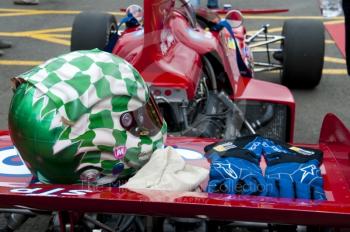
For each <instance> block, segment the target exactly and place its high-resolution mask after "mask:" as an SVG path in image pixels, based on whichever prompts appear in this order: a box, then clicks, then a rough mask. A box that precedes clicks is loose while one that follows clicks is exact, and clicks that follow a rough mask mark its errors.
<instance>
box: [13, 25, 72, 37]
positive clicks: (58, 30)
mask: <svg viewBox="0 0 350 232" xmlns="http://www.w3.org/2000/svg"><path fill="white" fill-rule="evenodd" d="M71 30H72V28H71V27H59V28H50V29H42V30H33V31H24V32H18V33H19V34H26V35H33V34H48V33H53V32H70V31H71Z"/></svg>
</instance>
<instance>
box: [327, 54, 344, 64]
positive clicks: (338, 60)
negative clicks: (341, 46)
mask: <svg viewBox="0 0 350 232" xmlns="http://www.w3.org/2000/svg"><path fill="white" fill-rule="evenodd" d="M324 61H326V62H329V63H336V64H346V61H345V59H342V58H336V57H329V56H325V57H324Z"/></svg>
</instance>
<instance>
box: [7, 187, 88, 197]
mask: <svg viewBox="0 0 350 232" xmlns="http://www.w3.org/2000/svg"><path fill="white" fill-rule="evenodd" d="M10 192H11V193H19V194H23V195H26V196H47V197H57V196H83V195H86V194H87V193H93V192H94V191H92V190H88V189H69V190H68V189H65V188H53V189H46V188H45V189H43V188H15V189H11V190H10Z"/></svg>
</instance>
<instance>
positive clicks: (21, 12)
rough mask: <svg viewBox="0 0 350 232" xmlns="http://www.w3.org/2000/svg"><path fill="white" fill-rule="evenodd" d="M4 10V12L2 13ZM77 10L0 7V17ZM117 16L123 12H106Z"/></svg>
mask: <svg viewBox="0 0 350 232" xmlns="http://www.w3.org/2000/svg"><path fill="white" fill-rule="evenodd" d="M2 12H6V13H2ZM80 12H81V11H79V10H31V9H15V8H0V17H9V16H26V15H45V14H68V15H69V14H73V15H74V14H79V13H80ZM107 13H110V14H113V15H117V16H123V15H125V12H120V11H118V12H107Z"/></svg>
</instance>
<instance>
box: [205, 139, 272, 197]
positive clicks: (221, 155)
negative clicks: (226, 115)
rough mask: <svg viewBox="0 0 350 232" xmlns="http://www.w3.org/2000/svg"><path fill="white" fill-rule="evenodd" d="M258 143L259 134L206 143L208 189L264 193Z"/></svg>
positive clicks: (259, 141) (220, 191)
mask: <svg viewBox="0 0 350 232" xmlns="http://www.w3.org/2000/svg"><path fill="white" fill-rule="evenodd" d="M261 145H262V138H261V137H260V136H248V137H243V138H239V139H236V140H230V141H224V142H219V143H215V144H212V145H209V146H207V147H206V148H205V151H206V155H207V157H208V158H209V160H210V162H211V165H210V174H209V177H210V179H209V183H208V187H207V192H210V193H227V194H243V195H260V196H264V195H266V191H265V190H266V188H265V180H264V177H263V175H262V171H261V169H260V166H259V163H260V158H261V153H262V146H261Z"/></svg>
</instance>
